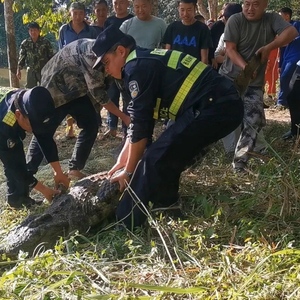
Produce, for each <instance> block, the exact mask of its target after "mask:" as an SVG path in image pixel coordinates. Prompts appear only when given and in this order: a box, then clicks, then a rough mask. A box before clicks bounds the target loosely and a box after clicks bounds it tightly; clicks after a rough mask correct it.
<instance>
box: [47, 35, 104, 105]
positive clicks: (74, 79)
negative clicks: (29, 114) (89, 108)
mask: <svg viewBox="0 0 300 300" xmlns="http://www.w3.org/2000/svg"><path fill="white" fill-rule="evenodd" d="M94 42H95V40H92V39H80V40H77V41H74V42H72V43H70V44H68V45H66V46H65V47H64V48H63V49H61V50H60V51H58V52H57V53H56V54H55V55H54V56H53V57H52V59H51V60H50V61H49V62H48V63H47V64H46V65H45V67H44V68H43V69H42V80H41V86H43V87H45V88H47V89H48V91H49V92H50V93H51V96H52V98H53V100H54V103H55V107H59V106H62V105H64V104H66V103H68V102H70V101H72V100H75V99H77V98H80V97H82V96H85V95H88V96H89V97H90V99H91V101H92V103H93V104H94V105H96V104H101V105H105V104H107V103H108V102H109V98H108V96H107V94H106V81H107V80H106V77H105V73H104V70H103V69H95V70H94V69H93V68H92V67H93V65H94V63H95V61H96V59H97V57H96V55H95V54H94V53H93V51H92V47H93V45H94Z"/></svg>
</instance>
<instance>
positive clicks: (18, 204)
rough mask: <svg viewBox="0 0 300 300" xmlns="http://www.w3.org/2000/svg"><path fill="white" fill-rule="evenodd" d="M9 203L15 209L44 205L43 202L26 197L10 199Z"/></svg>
mask: <svg viewBox="0 0 300 300" xmlns="http://www.w3.org/2000/svg"><path fill="white" fill-rule="evenodd" d="M7 202H8V204H9V206H10V207H13V208H23V206H25V207H26V208H29V207H31V206H33V205H41V204H42V203H43V201H35V200H34V199H32V198H30V197H25V196H21V197H18V198H17V199H8V200H7Z"/></svg>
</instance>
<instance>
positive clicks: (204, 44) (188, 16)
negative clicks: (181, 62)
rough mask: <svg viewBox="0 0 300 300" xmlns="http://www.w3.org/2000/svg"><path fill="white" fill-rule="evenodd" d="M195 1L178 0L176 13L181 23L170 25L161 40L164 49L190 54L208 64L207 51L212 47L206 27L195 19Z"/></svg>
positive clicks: (176, 22)
mask: <svg viewBox="0 0 300 300" xmlns="http://www.w3.org/2000/svg"><path fill="white" fill-rule="evenodd" d="M196 5H197V1H196V0H180V1H179V3H178V11H179V16H180V19H181V21H175V22H173V23H172V24H170V25H169V26H168V28H167V30H166V33H165V36H164V38H163V43H164V44H165V45H166V49H169V50H171V49H172V50H178V51H182V52H185V53H187V54H190V55H192V56H194V57H196V58H198V59H199V60H201V61H202V62H203V63H205V64H207V63H208V50H209V48H210V47H212V42H211V37H210V32H209V29H208V27H207V26H206V25H205V24H203V23H201V22H198V21H197V20H196V19H195V15H196Z"/></svg>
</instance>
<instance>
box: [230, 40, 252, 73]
mask: <svg viewBox="0 0 300 300" xmlns="http://www.w3.org/2000/svg"><path fill="white" fill-rule="evenodd" d="M225 47H226V54H227V56H228V57H229V58H230V60H231V61H232V62H233V63H234V64H235V65H237V66H239V67H241V68H242V69H244V68H245V67H246V65H247V63H246V62H245V60H244V59H243V58H242V56H241V55H240V54H239V53H238V52H237V50H236V44H235V43H232V42H229V41H225Z"/></svg>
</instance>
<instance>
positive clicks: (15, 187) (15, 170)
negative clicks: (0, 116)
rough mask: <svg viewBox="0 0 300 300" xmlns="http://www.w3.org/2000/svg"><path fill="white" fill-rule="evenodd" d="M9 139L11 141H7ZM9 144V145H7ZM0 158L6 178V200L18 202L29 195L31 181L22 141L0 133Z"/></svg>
mask: <svg viewBox="0 0 300 300" xmlns="http://www.w3.org/2000/svg"><path fill="white" fill-rule="evenodd" d="M8 140H10V141H11V143H10V142H9V141H8ZM9 144H10V147H11V148H9V147H8V145H9ZM0 160H1V161H2V163H3V166H4V174H5V176H6V179H7V201H8V202H9V203H10V204H13V203H14V202H15V203H16V202H18V201H19V200H20V198H22V197H28V196H29V186H30V184H32V183H33V182H32V181H31V180H30V179H32V177H30V176H29V175H28V173H27V168H26V161H25V154H24V149H23V143H22V142H21V140H20V139H17V140H16V139H8V138H7V137H5V136H3V135H1V134H0Z"/></svg>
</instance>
